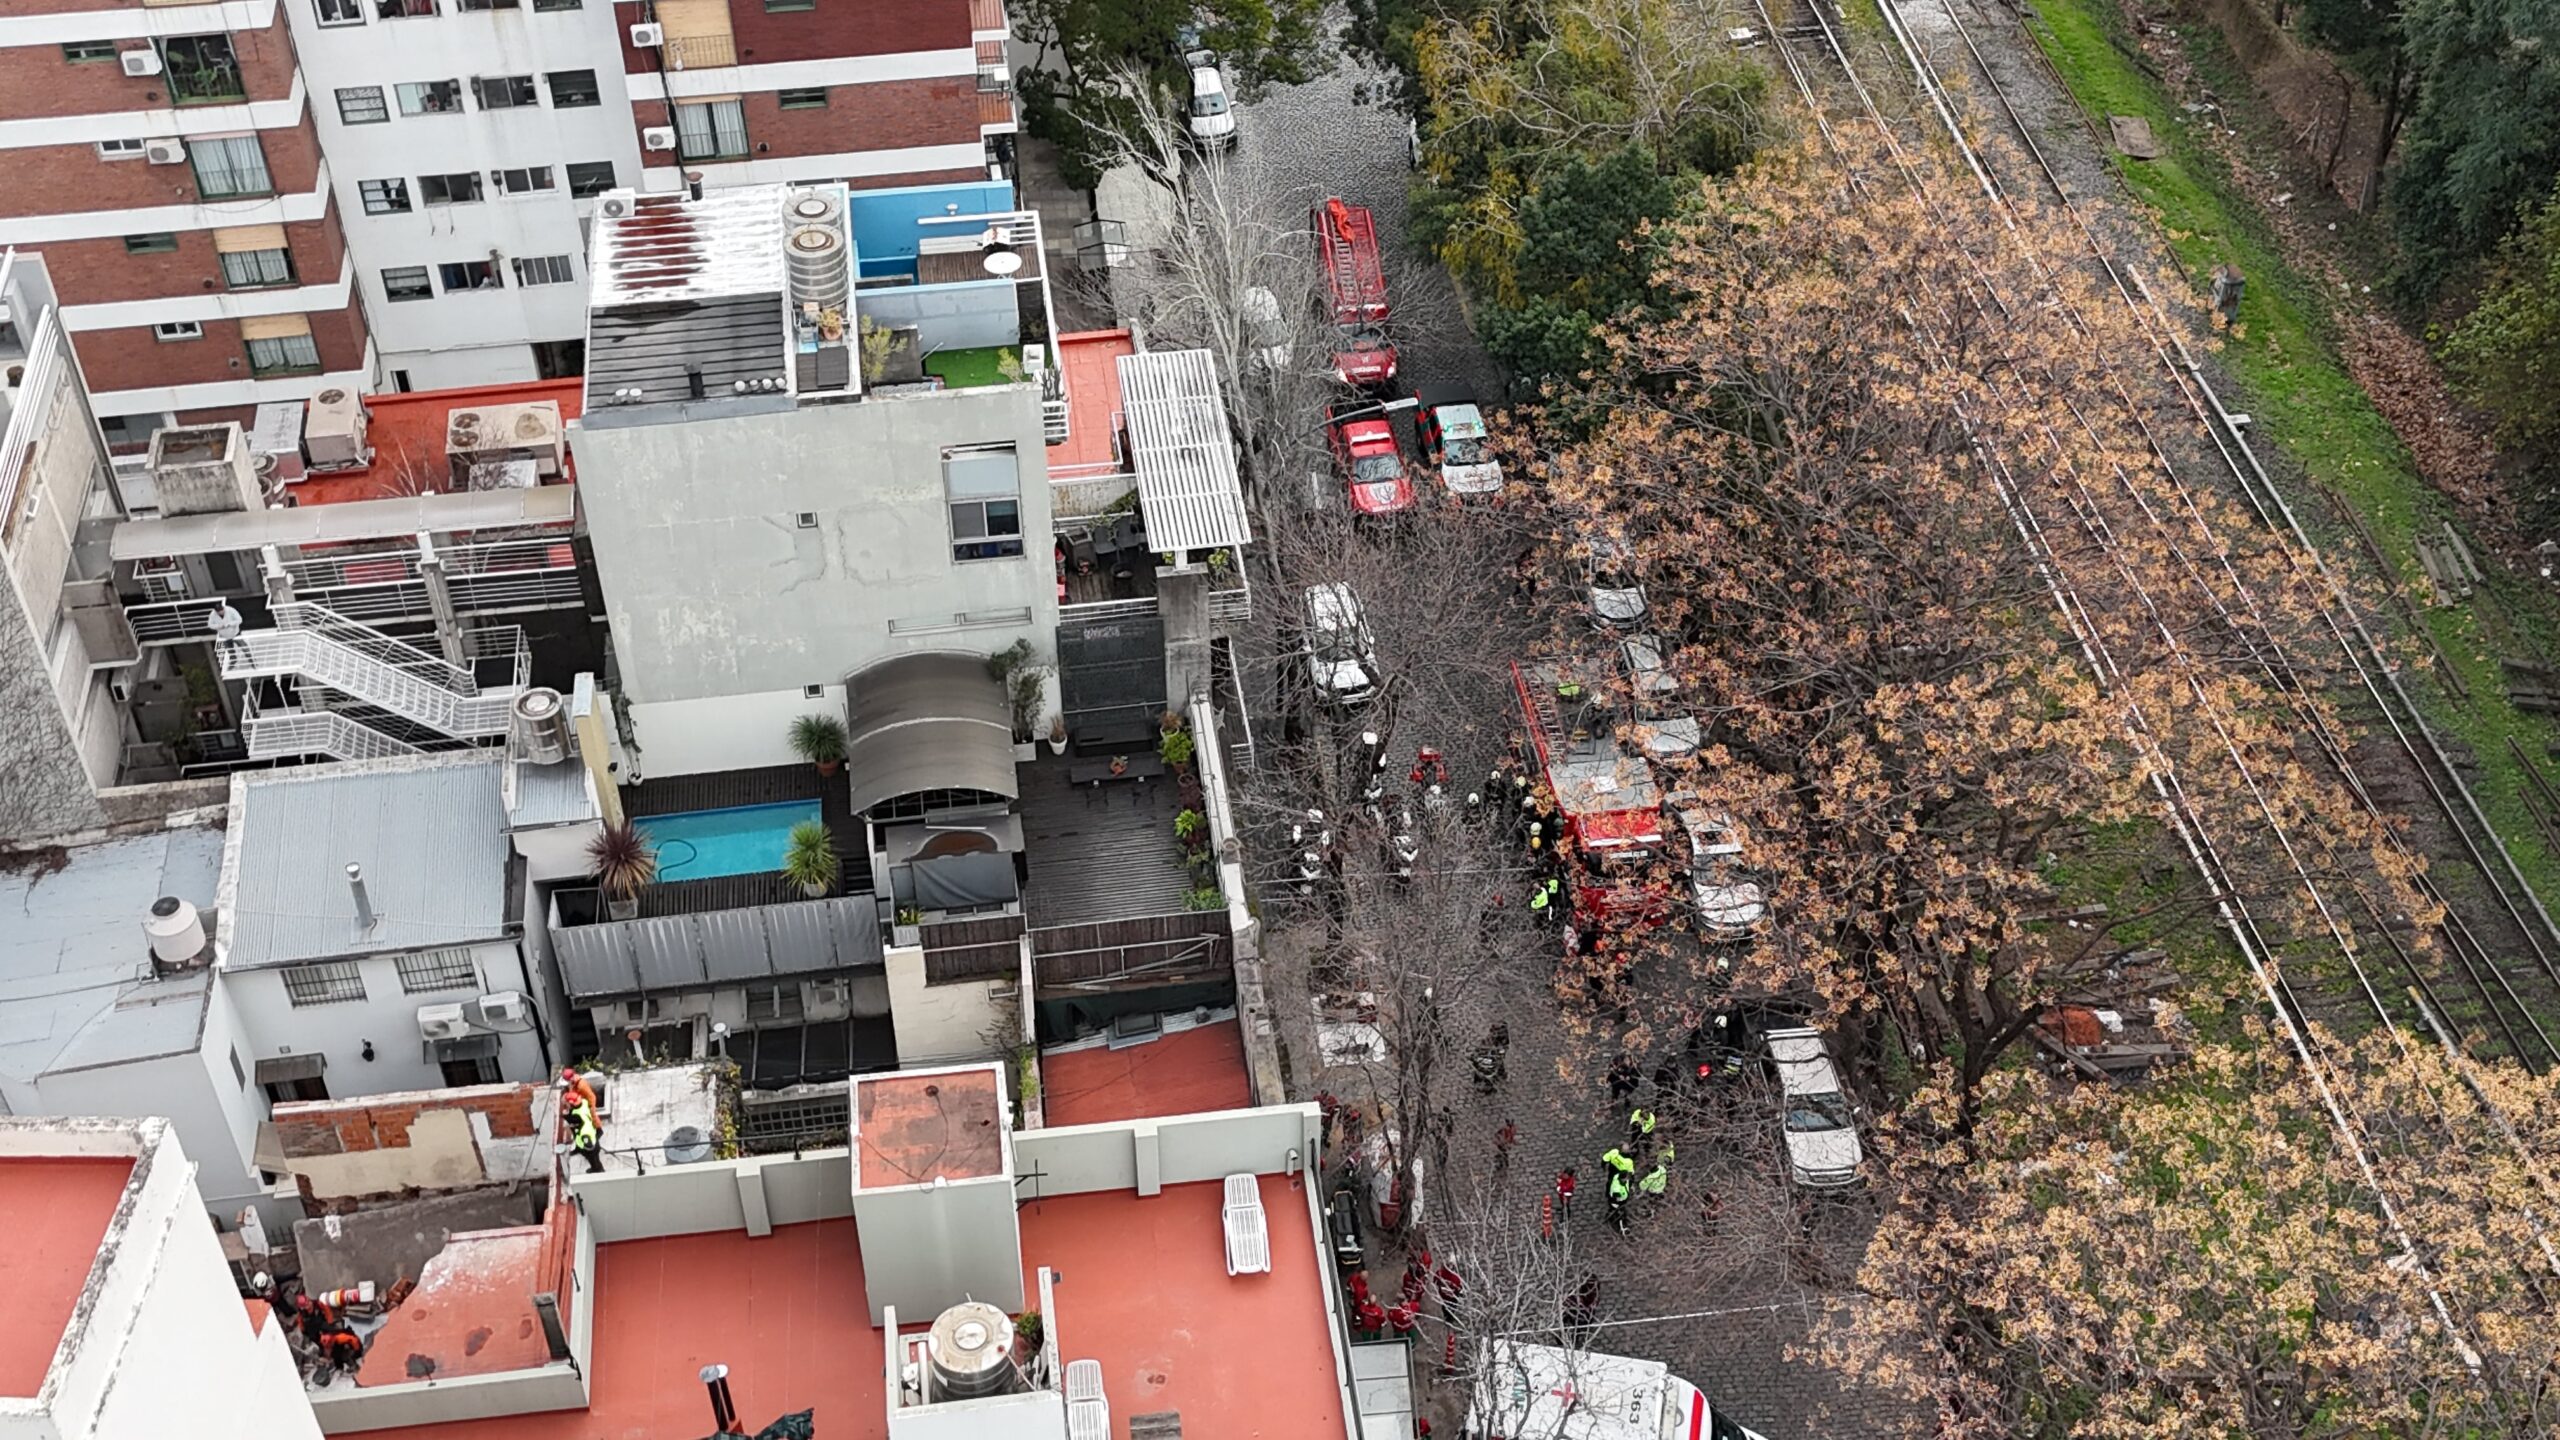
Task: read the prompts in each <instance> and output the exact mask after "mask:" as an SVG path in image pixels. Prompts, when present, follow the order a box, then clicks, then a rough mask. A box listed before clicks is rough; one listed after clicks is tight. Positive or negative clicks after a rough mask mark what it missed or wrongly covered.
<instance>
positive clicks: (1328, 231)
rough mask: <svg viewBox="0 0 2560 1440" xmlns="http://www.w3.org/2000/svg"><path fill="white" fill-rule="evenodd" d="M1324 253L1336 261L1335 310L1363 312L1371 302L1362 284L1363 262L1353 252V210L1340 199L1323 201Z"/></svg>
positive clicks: (1334, 273)
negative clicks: (1351, 234) (1361, 264)
mask: <svg viewBox="0 0 2560 1440" xmlns="http://www.w3.org/2000/svg"><path fill="white" fill-rule="evenodd" d="M1324 219H1325V225H1324V240H1325V254H1326V256H1327V257H1328V258H1330V259H1331V260H1332V262H1333V305H1334V309H1335V310H1336V311H1340V310H1342V309H1344V308H1346V307H1348V308H1349V309H1351V310H1354V311H1360V310H1363V309H1365V308H1366V307H1367V305H1368V303H1369V294H1368V291H1367V290H1366V289H1365V288H1364V287H1363V286H1362V285H1361V283H1360V261H1359V258H1358V257H1357V256H1355V255H1353V254H1352V253H1351V241H1350V240H1349V239H1348V238H1346V237H1348V236H1349V235H1350V233H1351V210H1350V207H1349V206H1346V205H1344V204H1343V203H1342V199H1341V197H1340V196H1335V197H1334V198H1332V199H1329V200H1327V201H1325V202H1324Z"/></svg>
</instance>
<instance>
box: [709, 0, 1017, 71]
mask: <svg viewBox="0 0 2560 1440" xmlns="http://www.w3.org/2000/svg"><path fill="white" fill-rule="evenodd" d="M729 29H730V33H732V34H733V35H735V36H736V37H737V41H738V59H739V61H740V62H741V63H743V64H748V65H770V64H773V63H774V62H776V61H780V60H819V59H825V58H827V57H829V56H836V55H901V54H905V53H906V52H908V51H911V50H965V49H968V48H969V0H823V3H821V4H820V5H819V6H818V8H816V9H814V10H782V11H767V10H766V9H765V8H764V5H763V3H762V0H730V3H729Z"/></svg>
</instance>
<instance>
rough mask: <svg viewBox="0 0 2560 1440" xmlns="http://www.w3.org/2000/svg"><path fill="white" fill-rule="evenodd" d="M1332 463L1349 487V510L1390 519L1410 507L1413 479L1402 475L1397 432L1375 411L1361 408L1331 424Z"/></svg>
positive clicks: (1369, 406)
mask: <svg viewBox="0 0 2560 1440" xmlns="http://www.w3.org/2000/svg"><path fill="white" fill-rule="evenodd" d="M1330 429H1331V432H1332V436H1333V459H1334V463H1335V464H1336V465H1337V466H1339V467H1340V468H1341V470H1342V478H1343V481H1344V483H1345V484H1347V485H1348V486H1349V487H1350V493H1351V508H1352V510H1353V511H1354V512H1355V513H1357V514H1361V515H1393V514H1395V513H1396V512H1397V511H1400V510H1405V509H1410V508H1411V507H1412V505H1413V477H1412V476H1410V475H1408V474H1406V473H1405V467H1404V450H1403V447H1401V446H1400V445H1398V444H1397V443H1396V430H1395V427H1394V426H1393V425H1390V424H1388V423H1387V417H1386V416H1384V415H1382V414H1380V413H1378V410H1377V407H1375V406H1371V405H1363V406H1358V407H1355V408H1354V409H1353V410H1352V411H1350V412H1349V413H1348V418H1340V419H1336V420H1334V422H1333V423H1332V425H1331V427H1330Z"/></svg>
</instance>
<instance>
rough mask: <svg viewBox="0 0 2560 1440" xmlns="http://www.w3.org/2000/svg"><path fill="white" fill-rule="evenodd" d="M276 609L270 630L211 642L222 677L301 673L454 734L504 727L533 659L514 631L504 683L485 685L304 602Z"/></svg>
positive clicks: (472, 735)
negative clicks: (508, 712)
mask: <svg viewBox="0 0 2560 1440" xmlns="http://www.w3.org/2000/svg"><path fill="white" fill-rule="evenodd" d="M275 615H276V628H275V629H273V630H254V631H250V632H248V633H246V634H244V635H242V636H240V637H239V638H238V639H237V640H231V641H217V642H215V645H214V650H215V653H216V656H217V658H218V659H219V660H220V662H221V665H222V676H223V678H224V679H226V680H246V679H253V678H258V677H263V676H276V675H298V676H301V677H303V678H304V679H306V680H309V681H312V682H314V683H316V684H320V685H325V686H327V687H329V688H330V689H332V690H336V691H339V692H341V693H343V694H346V695H351V696H354V697H355V698H356V699H358V700H361V701H363V702H364V703H366V704H368V705H374V706H378V707H380V708H382V709H384V710H388V711H390V712H391V713H393V714H395V715H399V716H401V717H403V718H404V719H407V720H410V721H413V722H415V723H417V724H420V725H424V726H426V727H427V728H428V729H430V730H435V731H438V732H441V733H443V734H446V735H451V736H453V737H454V738H456V739H464V740H468V739H477V738H481V737H484V736H491V735H500V734H504V733H505V732H506V728H507V709H508V707H509V706H510V705H511V704H513V703H514V700H515V697H516V694H517V692H518V691H520V690H522V689H523V688H524V682H525V672H526V669H527V667H528V665H529V664H530V657H529V655H528V654H527V652H526V650H525V648H524V640H523V636H522V634H521V632H515V633H514V634H513V644H512V652H513V653H512V654H511V655H508V654H504V653H503V651H502V653H501V655H500V656H499V657H498V658H501V659H504V660H509V661H512V663H511V664H508V665H507V670H508V681H507V683H505V684H502V685H496V686H483V685H482V684H481V683H480V682H479V680H478V679H477V678H476V677H475V676H474V674H473V673H472V671H471V670H470V669H468V668H466V667H464V666H459V665H454V664H451V663H449V662H447V661H446V660H445V659H444V657H442V656H440V655H432V654H429V653H428V652H426V651H424V650H421V649H419V648H418V647H416V646H414V645H412V644H410V643H409V642H407V641H405V640H402V639H400V638H398V637H397V636H393V635H386V634H384V633H382V632H381V631H379V630H376V629H374V628H373V627H372V626H370V625H365V624H362V623H359V622H357V621H354V620H350V619H348V618H347V617H346V616H344V615H340V614H338V613H336V612H335V611H332V610H329V609H326V608H324V607H322V606H319V605H314V604H311V603H309V602H308V601H297V602H294V603H291V604H285V605H278V606H276V607H275ZM480 639H481V642H482V643H483V644H484V645H485V644H488V643H489V642H490V641H493V640H494V641H497V642H498V643H499V645H500V646H501V647H503V646H504V644H505V641H506V636H505V635H504V634H499V635H492V634H490V633H489V632H482V635H481V637H480Z"/></svg>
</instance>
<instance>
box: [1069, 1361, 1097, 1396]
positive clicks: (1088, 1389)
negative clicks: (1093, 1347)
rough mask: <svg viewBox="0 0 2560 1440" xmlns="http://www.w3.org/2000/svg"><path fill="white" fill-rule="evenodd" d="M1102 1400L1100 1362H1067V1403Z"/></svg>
mask: <svg viewBox="0 0 2560 1440" xmlns="http://www.w3.org/2000/svg"><path fill="white" fill-rule="evenodd" d="M1101 1398H1102V1362H1101V1361H1099V1360H1070V1361H1068V1362H1067V1402H1068V1403H1069V1404H1073V1403H1075V1402H1076V1401H1078V1400H1099V1399H1101Z"/></svg>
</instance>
